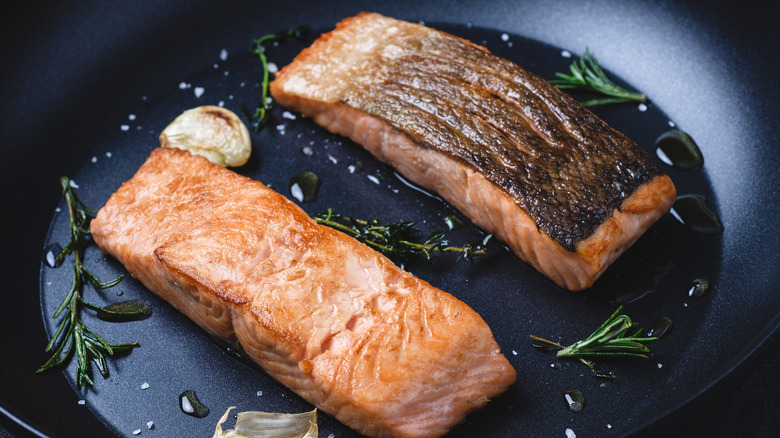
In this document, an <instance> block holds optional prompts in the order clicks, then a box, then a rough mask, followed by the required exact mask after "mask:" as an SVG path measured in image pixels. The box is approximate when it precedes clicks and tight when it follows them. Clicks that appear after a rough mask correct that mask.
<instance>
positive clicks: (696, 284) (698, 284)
mask: <svg viewBox="0 0 780 438" xmlns="http://www.w3.org/2000/svg"><path fill="white" fill-rule="evenodd" d="M710 290H712V283H710V281H709V280H707V279H706V278H697V279H695V280H693V281H692V282H691V283H690V284H689V285H688V296H689V297H693V298H701V297H703V296H705V295H707V294H708V293H710Z"/></svg>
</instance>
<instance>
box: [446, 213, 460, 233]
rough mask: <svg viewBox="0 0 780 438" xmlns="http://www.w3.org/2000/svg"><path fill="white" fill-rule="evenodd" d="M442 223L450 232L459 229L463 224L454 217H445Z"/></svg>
mask: <svg viewBox="0 0 780 438" xmlns="http://www.w3.org/2000/svg"><path fill="white" fill-rule="evenodd" d="M444 223H445V224H446V225H447V228H449V229H450V230H454V229H456V228H460V227H462V226H463V222H461V220H460V219H458V218H456V217H455V216H447V217H445V218H444Z"/></svg>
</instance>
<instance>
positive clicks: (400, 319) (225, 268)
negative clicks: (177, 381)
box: [91, 148, 516, 437]
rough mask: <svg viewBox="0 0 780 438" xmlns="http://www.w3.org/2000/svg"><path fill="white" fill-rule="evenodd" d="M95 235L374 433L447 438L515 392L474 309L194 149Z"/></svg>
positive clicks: (133, 192) (173, 297)
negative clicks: (474, 414) (508, 392)
mask: <svg viewBox="0 0 780 438" xmlns="http://www.w3.org/2000/svg"><path fill="white" fill-rule="evenodd" d="M91 231H92V236H93V237H94V240H95V242H96V243H97V244H98V246H99V247H100V248H101V250H103V251H104V252H106V253H108V254H110V255H111V256H113V257H115V258H116V259H118V260H119V261H120V262H121V263H122V264H123V265H124V266H125V267H126V268H127V270H128V271H129V272H130V273H131V274H132V275H133V276H134V277H136V278H138V279H139V280H140V281H141V282H142V283H143V284H144V285H145V286H146V287H147V288H149V289H150V290H151V291H152V292H154V293H156V294H157V295H159V296H160V297H162V298H163V299H165V300H166V301H168V302H170V303H171V304H172V305H173V306H174V307H176V308H177V309H178V310H179V311H181V312H182V313H184V314H186V315H187V316H188V317H189V318H191V319H192V320H193V321H195V322H196V323H198V324H199V325H200V326H201V327H203V328H204V329H205V330H207V331H208V332H210V333H211V334H213V335H216V336H218V337H221V338H224V339H227V340H229V341H234V342H235V341H237V342H238V343H239V344H240V346H241V347H242V348H243V349H244V351H245V352H246V353H247V354H248V355H249V356H251V357H252V358H253V359H254V360H255V361H256V362H257V363H258V364H259V365H260V366H261V367H262V368H263V369H264V370H265V371H267V372H268V374H269V375H271V376H272V377H274V378H275V379H277V380H278V381H280V382H281V383H283V384H284V385H285V386H287V387H288V388H290V389H291V390H293V391H294V392H296V393H297V394H299V395H300V396H301V397H303V398H304V399H306V400H308V401H309V402H311V403H313V404H314V405H316V406H317V407H318V408H319V409H320V410H322V411H324V412H327V413H330V414H332V415H333V416H335V417H336V418H337V419H338V420H339V421H341V422H343V423H344V424H346V425H347V426H349V427H351V428H353V429H355V430H356V431H358V432H361V433H363V434H365V435H369V436H382V437H437V436H441V435H443V434H445V433H446V432H447V431H448V430H449V429H450V428H451V427H452V426H454V425H455V424H457V423H459V422H461V421H463V419H464V416H465V415H466V414H467V413H468V412H470V411H473V410H475V409H478V408H480V407H482V406H483V405H485V404H486V403H487V402H488V400H489V398H491V397H494V396H496V395H498V394H500V393H502V392H504V391H505V390H506V389H507V388H508V387H509V386H510V385H511V384H512V383H514V381H515V378H516V373H515V370H514V369H513V368H512V366H511V365H510V364H509V362H508V361H507V360H506V358H505V357H504V356H503V355H502V354H501V353H500V351H499V347H498V345H497V344H496V342H495V340H494V339H493V335H492V333H491V331H490V328H489V327H488V326H487V324H486V323H485V322H484V320H483V319H482V318H481V317H480V316H479V315H478V314H477V313H476V312H475V311H474V310H472V309H471V308H469V307H468V306H467V305H466V304H464V303H463V302H461V301H459V300H458V299H456V298H455V297H453V296H452V295H450V294H448V293H446V292H443V291H441V290H439V289H437V288H435V287H433V286H431V285H430V284H428V283H426V282H425V281H423V280H420V279H418V278H416V277H414V276H412V275H411V274H409V273H407V272H405V271H403V270H401V269H400V268H398V267H397V266H395V265H394V264H393V263H392V262H391V261H390V260H388V259H387V258H386V257H384V256H383V255H381V254H379V253H377V252H376V251H374V250H372V249H370V248H369V247H367V246H365V245H363V244H362V243H360V242H358V241H357V240H355V239H353V238H351V237H349V236H347V235H345V234H343V233H341V232H338V231H336V230H333V229H331V228H328V227H324V226H321V225H318V224H316V223H315V222H314V221H313V220H312V219H311V218H309V216H308V215H307V214H306V213H305V212H304V211H303V210H301V209H300V208H299V207H298V206H296V205H295V204H294V203H292V202H291V201H289V200H287V199H286V198H284V197H283V196H282V195H280V194H278V193H276V192H274V191H273V190H271V189H269V188H267V187H266V186H264V185H263V184H261V183H259V182H257V181H253V180H250V179H248V178H245V177H243V176H240V175H238V174H236V173H234V172H232V171H230V170H227V169H224V168H222V167H220V166H217V165H215V164H212V163H210V162H209V161H208V160H207V159H205V158H203V157H198V156H193V155H191V154H190V153H189V152H186V151H182V150H179V149H172V148H159V149H156V150H154V151H153V152H152V154H151V155H150V157H149V158H148V159H147V161H146V162H145V163H144V164H143V165H142V166H141V168H140V169H139V170H138V172H137V173H136V175H135V176H133V178H132V179H131V180H129V181H127V182H125V183H124V184H123V185H122V186H121V187H120V188H119V190H118V191H117V192H116V193H114V194H113V195H112V196H111V198H110V199H109V200H108V202H107V203H106V205H105V206H104V207H103V208H102V209H100V211H99V212H98V214H97V217H96V218H95V219H94V220H93V221H92V225H91Z"/></svg>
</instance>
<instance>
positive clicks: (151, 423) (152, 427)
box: [146, 421, 154, 430]
mask: <svg viewBox="0 0 780 438" xmlns="http://www.w3.org/2000/svg"><path fill="white" fill-rule="evenodd" d="M146 428H147V429H149V430H152V429H154V421H147V422H146Z"/></svg>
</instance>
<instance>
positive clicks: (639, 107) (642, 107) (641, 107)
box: [637, 103, 647, 112]
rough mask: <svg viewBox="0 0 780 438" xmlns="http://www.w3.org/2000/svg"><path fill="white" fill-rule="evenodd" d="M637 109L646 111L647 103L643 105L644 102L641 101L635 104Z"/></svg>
mask: <svg viewBox="0 0 780 438" xmlns="http://www.w3.org/2000/svg"><path fill="white" fill-rule="evenodd" d="M637 109H638V110H639V111H642V112H645V111H647V105H645V104H643V103H640V104H639V105H638V106H637Z"/></svg>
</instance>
